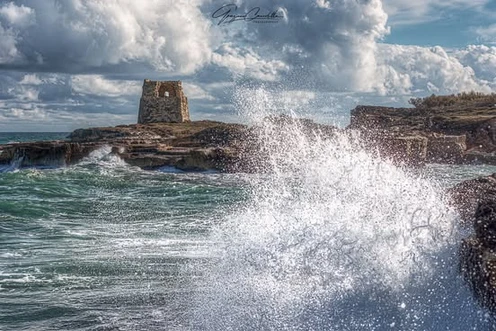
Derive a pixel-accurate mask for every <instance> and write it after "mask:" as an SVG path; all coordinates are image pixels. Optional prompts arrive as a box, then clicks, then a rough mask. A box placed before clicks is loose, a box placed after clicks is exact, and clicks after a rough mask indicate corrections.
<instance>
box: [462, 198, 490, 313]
mask: <svg viewBox="0 0 496 331" xmlns="http://www.w3.org/2000/svg"><path fill="white" fill-rule="evenodd" d="M474 232H475V234H474V235H473V236H471V237H469V238H467V239H465V240H464V241H463V243H462V246H461V249H460V270H461V272H462V275H463V277H464V279H465V281H466V282H467V284H468V285H469V286H470V288H471V290H472V292H473V294H474V296H475V298H476V299H477V300H478V301H479V302H480V304H481V305H482V306H483V307H485V308H488V309H490V310H491V311H493V312H496V200H491V201H484V202H481V203H479V205H478V207H477V211H476V213H475V222H474Z"/></svg>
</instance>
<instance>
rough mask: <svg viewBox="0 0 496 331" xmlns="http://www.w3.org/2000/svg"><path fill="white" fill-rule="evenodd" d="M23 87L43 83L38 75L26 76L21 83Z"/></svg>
mask: <svg viewBox="0 0 496 331" xmlns="http://www.w3.org/2000/svg"><path fill="white" fill-rule="evenodd" d="M19 84H21V85H41V84H43V81H42V80H41V79H40V78H39V77H38V75H36V74H27V75H24V77H23V78H22V80H21V81H20V82H19Z"/></svg>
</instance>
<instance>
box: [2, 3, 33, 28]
mask: <svg viewBox="0 0 496 331" xmlns="http://www.w3.org/2000/svg"><path fill="white" fill-rule="evenodd" d="M0 18H1V20H2V21H4V23H6V24H8V25H11V26H16V27H26V26H28V25H32V24H34V23H35V13H34V10H33V9H32V8H29V7H26V6H24V5H21V6H17V5H15V4H14V2H9V3H7V4H4V5H2V6H0Z"/></svg>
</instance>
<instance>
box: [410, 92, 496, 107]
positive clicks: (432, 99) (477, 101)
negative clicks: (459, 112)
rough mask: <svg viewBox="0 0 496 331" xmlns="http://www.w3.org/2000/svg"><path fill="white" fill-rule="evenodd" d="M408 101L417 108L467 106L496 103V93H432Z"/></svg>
mask: <svg viewBox="0 0 496 331" xmlns="http://www.w3.org/2000/svg"><path fill="white" fill-rule="evenodd" d="M408 103H410V104H411V105H413V106H415V108H444V107H456V106H460V107H462V106H463V107H465V106H479V107H480V106H489V107H492V106H494V105H496V93H491V94H485V93H481V92H474V91H472V92H462V93H458V94H452V95H435V94H433V95H431V96H429V97H425V98H411V99H410V100H409V101H408Z"/></svg>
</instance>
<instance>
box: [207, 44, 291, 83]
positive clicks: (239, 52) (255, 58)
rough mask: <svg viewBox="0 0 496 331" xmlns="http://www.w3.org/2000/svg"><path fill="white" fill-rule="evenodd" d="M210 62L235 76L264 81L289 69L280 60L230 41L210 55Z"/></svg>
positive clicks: (275, 77)
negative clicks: (271, 58) (237, 45)
mask: <svg viewBox="0 0 496 331" xmlns="http://www.w3.org/2000/svg"><path fill="white" fill-rule="evenodd" d="M212 62H213V63H214V64H217V65H218V66H220V67H225V68H227V69H229V70H230V71H231V72H232V73H234V74H235V75H237V76H245V77H251V78H256V79H260V80H265V81H273V80H276V79H277V77H278V76H279V74H280V73H281V72H282V71H287V70H288V69H289V67H288V65H286V64H285V63H284V62H282V61H280V60H270V59H267V60H266V59H263V58H262V57H261V56H260V55H259V54H257V53H255V52H254V51H253V50H252V49H251V48H249V47H243V48H241V47H236V46H233V45H232V44H231V43H226V44H224V45H222V46H221V47H220V48H219V49H218V50H217V52H216V53H214V54H213V56H212Z"/></svg>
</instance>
